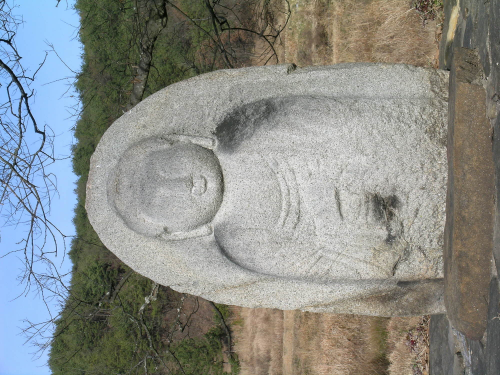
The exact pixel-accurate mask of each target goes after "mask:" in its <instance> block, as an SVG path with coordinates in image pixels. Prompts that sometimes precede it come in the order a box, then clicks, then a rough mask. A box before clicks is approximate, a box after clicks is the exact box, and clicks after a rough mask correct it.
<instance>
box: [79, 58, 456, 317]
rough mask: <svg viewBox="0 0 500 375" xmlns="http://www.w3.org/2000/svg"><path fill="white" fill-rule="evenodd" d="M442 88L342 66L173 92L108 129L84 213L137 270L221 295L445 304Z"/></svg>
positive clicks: (308, 306) (231, 79)
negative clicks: (85, 212) (216, 94)
mask: <svg viewBox="0 0 500 375" xmlns="http://www.w3.org/2000/svg"><path fill="white" fill-rule="evenodd" d="M446 82H447V76H446V74H445V73H444V72H440V71H434V70H425V69H419V68H414V67H408V66H403V65H369V64H364V65H360V64H346V65H341V66H336V67H329V68H319V69H311V70H296V71H293V72H290V69H289V67H286V66H278V67H272V68H269V67H265V68H251V69H243V70H236V71H221V72H215V73H211V74H208V75H203V76H200V77H196V78H194V79H191V80H188V81H185V82H183V83H180V84H176V85H173V86H170V87H168V88H166V89H164V90H162V91H161V92H159V93H157V94H155V95H153V96H152V98H151V99H148V100H146V101H144V102H143V103H141V104H139V105H138V106H137V107H136V108H134V109H133V110H132V111H131V112H130V113H127V114H126V115H124V116H123V117H122V118H121V119H120V120H118V121H117V122H116V123H115V124H113V125H112V127H111V128H110V129H109V130H108V132H107V133H106V134H105V135H104V137H103V139H102V141H101V143H100V145H99V147H98V150H97V151H96V154H95V156H94V157H93V159H92V167H91V175H90V177H89V185H88V198H87V208H88V211H89V218H90V220H91V222H92V224H93V225H94V228H95V229H96V231H97V233H98V234H99V235H100V237H101V239H102V240H103V242H104V244H105V245H106V246H108V248H110V250H112V251H115V253H117V255H118V256H119V257H120V258H121V259H122V260H124V261H125V262H126V263H128V264H130V265H131V266H132V268H134V269H136V270H137V271H139V272H140V273H142V274H144V275H145V276H148V277H150V278H152V279H153V280H155V281H158V282H160V283H162V284H164V285H170V286H172V288H174V289H176V290H178V291H181V292H188V293H192V294H197V295H201V296H203V297H205V298H208V299H212V300H215V301H217V302H222V303H227V304H239V305H244V306H249V307H277V308H282V309H296V308H299V309H304V310H310V311H331V312H338V313H361V314H370V315H408V314H420V313H436V312H440V311H442V310H443V303H442V246H443V231H444V220H445V196H446V173H447V166H446V146H445V139H446V126H445V119H446V99H447V97H446ZM215 89H217V90H218V91H219V94H218V96H216V97H215V99H214V95H213V94H212V93H213V92H214V91H215ZM118 134H120V136H119V137H118ZM118 138H119V139H118ZM102 207H104V208H105V210H104V211H105V212H104V213H103V212H102V210H101V209H100V208H102ZM110 222H112V223H113V224H112V225H109V223H110ZM105 223H107V224H105Z"/></svg>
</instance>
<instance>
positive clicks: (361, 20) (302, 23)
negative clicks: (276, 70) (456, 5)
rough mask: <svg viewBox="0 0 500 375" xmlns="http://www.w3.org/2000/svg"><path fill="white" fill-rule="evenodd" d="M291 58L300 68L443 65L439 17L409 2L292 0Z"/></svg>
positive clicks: (287, 43) (288, 41)
mask: <svg viewBox="0 0 500 375" xmlns="http://www.w3.org/2000/svg"><path fill="white" fill-rule="evenodd" d="M290 3H291V8H292V10H293V13H292V18H291V21H290V23H289V26H288V27H287V30H286V35H285V60H286V62H295V63H297V64H298V65H299V66H306V65H325V64H334V63H340V62H356V61H363V62H392V63H407V64H413V65H418V66H437V58H438V56H437V51H438V49H437V38H438V36H439V35H440V34H439V27H437V25H438V23H439V22H440V21H439V18H437V19H436V20H426V21H425V25H424V21H423V19H422V16H421V15H420V14H419V13H418V12H416V11H415V10H414V9H413V8H412V7H411V3H410V1H409V0H341V1H340V0H339V1H332V0H309V1H304V0H291V1H290Z"/></svg>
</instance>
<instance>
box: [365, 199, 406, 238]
mask: <svg viewBox="0 0 500 375" xmlns="http://www.w3.org/2000/svg"><path fill="white" fill-rule="evenodd" d="M370 201H371V208H372V214H373V217H374V218H375V219H376V220H377V221H378V222H380V223H381V224H383V225H385V228H386V230H387V237H386V239H385V242H386V243H387V244H389V245H391V244H392V243H394V241H396V239H397V238H398V237H399V228H398V226H397V223H395V222H394V218H395V217H396V212H397V210H398V209H399V208H400V206H401V201H400V200H399V198H398V197H397V196H396V195H394V194H393V195H388V196H386V197H383V196H382V195H380V194H378V193H376V194H373V195H372V196H371V197H370Z"/></svg>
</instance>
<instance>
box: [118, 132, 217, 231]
mask: <svg viewBox="0 0 500 375" xmlns="http://www.w3.org/2000/svg"><path fill="white" fill-rule="evenodd" d="M222 194H223V181H222V172H221V168H220V164H219V161H218V160H217V157H216V156H215V155H214V153H213V152H212V150H209V149H207V148H204V147H202V146H199V145H197V144H194V143H191V142H189V141H179V140H172V139H162V138H154V139H148V140H145V141H142V142H140V143H138V144H136V145H134V146H132V147H130V148H129V149H128V150H127V151H126V152H125V153H124V155H123V156H122V157H121V158H120V161H119V163H118V165H117V168H116V170H115V171H114V173H113V174H112V176H111V178H110V180H109V183H108V195H109V198H110V201H111V202H113V203H114V206H115V209H116V210H117V212H118V213H119V215H120V216H121V217H122V218H123V220H124V221H125V222H126V224H127V225H128V226H129V227H130V228H131V229H133V230H134V231H136V232H138V233H141V234H143V235H146V236H150V237H154V236H164V237H165V236H166V237H168V236H169V235H171V234H176V235H178V234H179V233H189V232H193V231H195V232H196V231H197V230H199V229H200V228H201V227H203V226H206V225H207V224H209V223H210V222H211V221H212V219H213V218H214V216H215V214H216V213H217V211H218V209H219V207H220V204H221V202H222ZM188 237H189V236H188Z"/></svg>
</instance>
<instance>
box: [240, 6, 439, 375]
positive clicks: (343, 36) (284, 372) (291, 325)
mask: <svg viewBox="0 0 500 375" xmlns="http://www.w3.org/2000/svg"><path fill="white" fill-rule="evenodd" d="M273 1H274V0H273ZM285 4H286V3H285ZM289 5H290V9H291V10H292V15H291V18H290V20H289V23H288V25H287V27H286V30H285V33H284V34H283V35H282V44H281V45H280V46H279V47H278V49H277V51H278V55H279V57H280V60H281V62H286V63H295V64H297V65H298V66H307V65H329V64H335V63H340V62H357V61H362V62H392V63H408V64H412V65H418V66H425V67H437V64H438V39H439V37H440V24H439V23H440V22H441V21H440V19H439V15H438V17H437V18H436V20H426V21H424V20H423V18H422V16H421V15H420V14H419V13H417V12H416V11H415V10H413V8H412V7H411V3H410V2H409V1H407V0H289ZM257 49H258V46H257ZM257 52H258V51H257ZM259 61H262V59H260V60H259ZM255 63H256V65H259V63H258V62H257V61H256V62H255ZM232 328H233V331H234V337H235V342H236V344H235V348H234V350H235V351H236V353H237V354H238V356H239V359H240V363H241V375H261V374H262V375H264V374H266V375H268V374H269V375H278V374H280V375H306V374H309V375H323V374H342V375H347V374H367V375H370V374H390V375H420V374H428V357H429V355H428V351H429V347H428V317H410V318H390V319H388V318H378V317H364V316H354V315H334V314H314V313H308V312H300V311H280V310H270V309H246V308H237V307H235V308H234V317H233V324H232Z"/></svg>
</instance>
